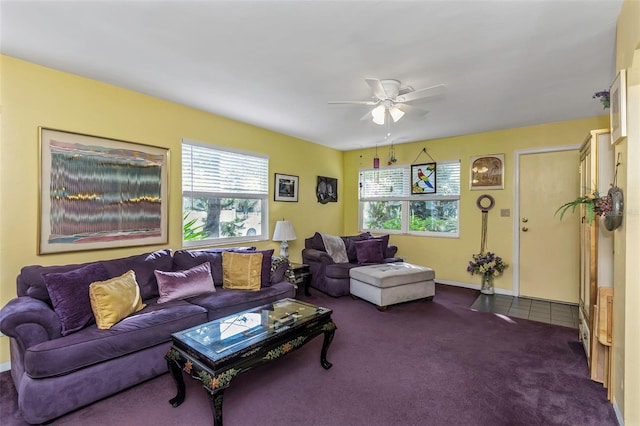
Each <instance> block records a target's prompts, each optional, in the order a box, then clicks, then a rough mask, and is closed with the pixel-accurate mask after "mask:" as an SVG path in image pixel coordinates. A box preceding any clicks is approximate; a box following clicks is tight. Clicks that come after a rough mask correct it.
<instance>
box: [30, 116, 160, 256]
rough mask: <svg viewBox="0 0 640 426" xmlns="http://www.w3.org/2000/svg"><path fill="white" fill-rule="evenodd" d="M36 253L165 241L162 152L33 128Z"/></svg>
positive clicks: (74, 134) (132, 144)
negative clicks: (37, 148)
mask: <svg viewBox="0 0 640 426" xmlns="http://www.w3.org/2000/svg"><path fill="white" fill-rule="evenodd" d="M39 137H40V141H39V144H40V166H39V173H40V179H39V180H40V191H39V192H40V199H39V203H38V208H39V220H40V222H39V226H38V234H39V237H38V238H39V240H38V252H39V253H40V254H48V253H63V252H72V251H84V250H98V249H106V248H115V247H130V246H140V245H151V244H167V243H168V206H169V150H168V149H166V148H160V147H156V146H150V145H143V144H139V143H134V142H127V141H122V140H117V139H110V138H104V137H99V136H92V135H86V134H82V133H74V132H67V131H63V130H56V129H49V128H44V127H40V128H39Z"/></svg>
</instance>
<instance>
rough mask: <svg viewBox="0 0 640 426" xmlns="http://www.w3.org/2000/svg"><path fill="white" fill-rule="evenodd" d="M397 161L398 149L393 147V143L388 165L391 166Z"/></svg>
mask: <svg viewBox="0 0 640 426" xmlns="http://www.w3.org/2000/svg"><path fill="white" fill-rule="evenodd" d="M396 161H398V160H397V159H396V148H395V147H394V146H393V142H391V146H390V147H389V161H387V165H388V166H390V165H392V164H394V163H395V162H396Z"/></svg>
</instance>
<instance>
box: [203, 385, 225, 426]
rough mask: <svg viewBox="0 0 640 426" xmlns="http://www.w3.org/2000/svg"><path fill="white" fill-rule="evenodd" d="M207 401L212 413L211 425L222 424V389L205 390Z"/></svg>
mask: <svg viewBox="0 0 640 426" xmlns="http://www.w3.org/2000/svg"><path fill="white" fill-rule="evenodd" d="M207 395H209V401H211V412H212V413H213V426H222V400H223V398H224V389H220V390H217V391H215V392H210V391H207Z"/></svg>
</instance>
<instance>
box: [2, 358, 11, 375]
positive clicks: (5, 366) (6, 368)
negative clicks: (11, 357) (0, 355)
mask: <svg viewBox="0 0 640 426" xmlns="http://www.w3.org/2000/svg"><path fill="white" fill-rule="evenodd" d="M9 370H11V361H7V362H3V363H0V373H2V372H3V371H9Z"/></svg>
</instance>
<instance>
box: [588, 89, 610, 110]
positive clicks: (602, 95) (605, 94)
mask: <svg viewBox="0 0 640 426" xmlns="http://www.w3.org/2000/svg"><path fill="white" fill-rule="evenodd" d="M592 98H593V99H599V100H600V102H601V103H602V107H603V108H604V109H607V108H609V106H610V105H611V99H610V98H609V91H608V90H603V91H602V92H596V93H594V94H593V96H592Z"/></svg>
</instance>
